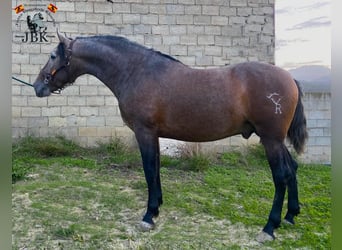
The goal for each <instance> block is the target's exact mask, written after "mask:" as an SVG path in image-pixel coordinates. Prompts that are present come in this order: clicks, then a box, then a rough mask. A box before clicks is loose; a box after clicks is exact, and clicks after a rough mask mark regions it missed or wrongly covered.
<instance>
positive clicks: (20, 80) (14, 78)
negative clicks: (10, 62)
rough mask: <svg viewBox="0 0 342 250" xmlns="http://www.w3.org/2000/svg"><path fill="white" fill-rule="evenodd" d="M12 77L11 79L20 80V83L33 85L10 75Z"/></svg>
mask: <svg viewBox="0 0 342 250" xmlns="http://www.w3.org/2000/svg"><path fill="white" fill-rule="evenodd" d="M12 79H13V80H16V81H18V82H21V83H23V84H25V85H27V86H31V87H33V85H32V84H31V83H28V82H25V81H23V80H20V79H18V78H16V77H14V76H12Z"/></svg>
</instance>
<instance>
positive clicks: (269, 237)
mask: <svg viewBox="0 0 342 250" xmlns="http://www.w3.org/2000/svg"><path fill="white" fill-rule="evenodd" d="M256 240H257V241H258V242H259V243H265V242H267V241H272V240H274V236H272V235H269V234H268V233H265V232H264V231H262V232H261V233H260V234H259V235H258V236H257V237H256Z"/></svg>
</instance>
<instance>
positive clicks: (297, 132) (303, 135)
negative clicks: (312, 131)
mask: <svg viewBox="0 0 342 250" xmlns="http://www.w3.org/2000/svg"><path fill="white" fill-rule="evenodd" d="M294 81H295V82H296V85H297V88H298V102H297V106H296V111H295V114H294V116H293V119H292V122H291V125H290V128H289V130H288V131H287V136H288V139H289V141H290V142H291V144H292V145H293V147H294V149H295V150H296V152H297V153H298V154H300V153H303V151H304V146H305V142H306V140H307V138H308V132H307V128H306V118H305V114H304V106H303V103H302V97H303V92H302V90H301V87H300V86H299V82H298V81H297V80H295V79H294Z"/></svg>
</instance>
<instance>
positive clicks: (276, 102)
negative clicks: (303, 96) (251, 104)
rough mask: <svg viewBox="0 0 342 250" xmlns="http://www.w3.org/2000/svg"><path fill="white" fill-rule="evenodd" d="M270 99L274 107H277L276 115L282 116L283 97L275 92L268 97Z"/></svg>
mask: <svg viewBox="0 0 342 250" xmlns="http://www.w3.org/2000/svg"><path fill="white" fill-rule="evenodd" d="M266 97H267V98H268V99H270V100H271V101H272V102H273V103H274V105H275V114H281V113H282V112H281V104H280V101H281V99H282V98H281V97H280V95H279V94H278V93H276V92H274V93H272V94H269V95H268V96H266Z"/></svg>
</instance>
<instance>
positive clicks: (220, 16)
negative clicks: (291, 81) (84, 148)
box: [12, 0, 274, 146]
mask: <svg viewBox="0 0 342 250" xmlns="http://www.w3.org/2000/svg"><path fill="white" fill-rule="evenodd" d="M50 2H51V1H28V0H23V1H19V0H15V1H12V6H13V8H14V7H15V6H17V5H18V4H23V5H24V7H25V9H26V13H25V12H24V13H20V14H22V16H21V17H20V16H19V15H20V14H15V13H14V12H13V15H12V23H13V49H12V55H13V61H12V68H13V75H15V76H17V77H19V78H21V79H22V80H26V81H30V82H33V81H34V79H35V77H36V76H37V74H38V72H39V70H40V68H41V67H42V65H44V64H45V63H46V61H47V59H48V55H49V53H50V51H51V50H52V49H53V48H54V47H55V46H56V45H57V42H58V40H57V38H56V37H55V38H51V39H50V40H49V42H45V41H43V42H28V43H24V42H22V40H21V39H19V38H18V37H16V36H17V35H18V34H19V33H20V34H22V33H23V32H25V31H27V30H28V26H27V23H26V16H27V15H29V14H30V15H31V17H32V16H33V15H34V14H35V13H36V12H38V10H37V11H31V12H29V9H32V8H41V9H42V10H40V12H42V13H43V14H44V15H45V16H46V19H47V20H48V21H49V22H46V26H48V30H47V31H48V33H49V35H55V30H56V28H57V27H58V28H59V30H60V31H61V32H65V33H66V34H67V35H68V36H70V37H76V36H87V35H95V34H111V35H121V36H125V37H127V38H129V39H131V40H134V41H136V42H138V43H141V44H144V45H146V46H148V47H153V48H154V49H156V50H160V51H162V52H164V53H167V54H170V55H172V56H174V57H176V58H178V59H179V60H181V61H182V62H184V63H185V64H188V65H190V66H195V67H211V66H220V65H226V64H234V63H238V62H243V61H248V60H258V61H264V62H271V63H273V62H274V18H273V14H274V8H273V7H274V0H239V1H237V0H230V1H229V0H127V1H116V0H114V1H113V2H114V3H110V2H107V1H105V0H103V1H100V0H88V1H80V0H75V1H52V3H53V4H55V5H56V6H57V7H58V11H57V12H56V13H55V14H53V13H50V12H48V13H50V15H51V17H52V18H53V20H52V18H51V17H50V18H49V17H48V16H47V15H46V13H45V12H43V9H44V8H45V9H46V6H47V5H48V4H49V3H50ZM37 3H38V4H39V5H38V6H36V5H37ZM54 25H55V26H54ZM12 106H13V111H12V113H13V120H12V125H13V137H14V138H19V137H23V136H27V135H34V136H40V137H48V136H54V135H64V136H66V137H68V138H71V139H74V140H76V141H77V142H80V143H81V144H83V145H88V146H92V145H94V144H95V143H96V142H97V141H106V140H109V139H110V138H111V137H113V136H120V137H124V138H126V139H127V140H128V141H129V140H131V139H132V138H133V137H132V133H131V132H130V130H129V129H128V128H127V127H126V126H125V125H124V123H123V121H122V120H121V117H120V114H119V109H118V104H117V100H116V99H115V97H114V96H113V94H112V93H111V92H110V91H109V90H108V89H107V88H106V87H105V86H104V85H103V84H102V83H101V82H99V81H98V80H97V79H96V78H94V77H92V76H82V77H80V78H79V79H78V80H77V81H76V83H75V84H74V85H73V86H71V87H68V88H67V89H65V90H64V91H63V92H62V95H53V96H50V97H48V98H37V97H36V96H35V93H34V91H33V89H32V88H30V87H28V86H25V85H22V84H20V83H17V82H14V81H13V97H12Z"/></svg>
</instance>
